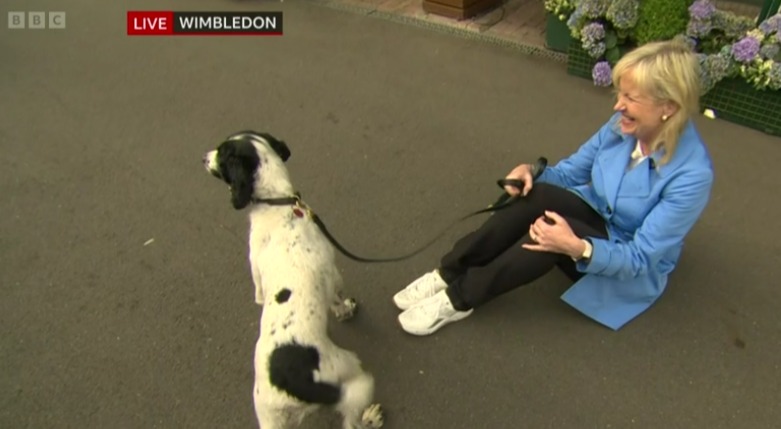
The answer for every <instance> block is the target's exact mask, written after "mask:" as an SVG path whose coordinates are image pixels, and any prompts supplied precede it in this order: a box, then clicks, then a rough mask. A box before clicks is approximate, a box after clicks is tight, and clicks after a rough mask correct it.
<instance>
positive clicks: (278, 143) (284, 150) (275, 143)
mask: <svg viewBox="0 0 781 429" xmlns="http://www.w3.org/2000/svg"><path fill="white" fill-rule="evenodd" d="M238 134H253V135H256V136H258V137H262V138H263V140H265V141H266V142H268V144H269V146H271V149H274V152H276V153H277V155H279V158H280V159H281V160H282V162H286V161H287V160H288V159H289V158H290V148H289V147H288V146H287V143H285V142H284V141H282V140H280V139H278V138H276V137H274V136H272V135H271V134H269V133H261V132H257V131H253V130H244V131H240V132H238V133H236V134H234V135H238Z"/></svg>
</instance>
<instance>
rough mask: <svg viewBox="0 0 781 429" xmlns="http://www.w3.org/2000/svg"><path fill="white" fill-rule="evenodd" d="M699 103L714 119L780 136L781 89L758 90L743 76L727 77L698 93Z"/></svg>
mask: <svg viewBox="0 0 781 429" xmlns="http://www.w3.org/2000/svg"><path fill="white" fill-rule="evenodd" d="M700 106H701V107H702V108H703V109H712V110H713V111H714V112H715V113H716V117H717V118H721V119H724V120H727V121H729V122H734V123H736V124H740V125H743V126H746V127H749V128H753V129H755V130H759V131H762V132H765V133H768V134H772V135H776V136H781V113H779V112H781V91H770V90H765V91H760V90H758V89H756V88H754V87H753V86H751V85H750V84H749V83H748V82H746V81H745V80H743V79H740V78H727V79H723V80H721V81H719V82H718V83H717V84H716V86H714V87H713V89H711V90H710V91H708V93H707V94H705V95H704V96H702V98H701V100H700Z"/></svg>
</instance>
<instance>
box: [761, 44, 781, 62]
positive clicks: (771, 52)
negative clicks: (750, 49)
mask: <svg viewBox="0 0 781 429" xmlns="http://www.w3.org/2000/svg"><path fill="white" fill-rule="evenodd" d="M779 51H781V46H779V45H778V44H776V43H774V44H772V45H764V46H762V47H761V48H759V55H760V56H761V57H762V58H765V59H773V58H775V57H776V55H778V52H779Z"/></svg>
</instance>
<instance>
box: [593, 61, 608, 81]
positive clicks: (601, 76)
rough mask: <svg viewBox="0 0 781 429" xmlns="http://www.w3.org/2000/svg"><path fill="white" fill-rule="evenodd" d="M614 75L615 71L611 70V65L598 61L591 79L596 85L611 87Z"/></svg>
mask: <svg viewBox="0 0 781 429" xmlns="http://www.w3.org/2000/svg"><path fill="white" fill-rule="evenodd" d="M612 73H613V70H612V69H611V68H610V64H608V62H607V61H598V62H597V63H596V64H594V68H593V69H592V70H591V77H592V79H593V80H594V85H596V86H610V84H611V83H612V82H613V78H612Z"/></svg>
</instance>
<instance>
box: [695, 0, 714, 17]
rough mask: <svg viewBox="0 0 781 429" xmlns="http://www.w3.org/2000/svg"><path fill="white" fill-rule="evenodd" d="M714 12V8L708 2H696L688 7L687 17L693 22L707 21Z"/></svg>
mask: <svg viewBox="0 0 781 429" xmlns="http://www.w3.org/2000/svg"><path fill="white" fill-rule="evenodd" d="M714 12H716V6H714V5H713V3H711V2H710V1H708V0H697V1H695V2H694V3H692V5H691V6H689V16H691V17H692V19H695V20H700V21H704V20H708V19H710V17H711V16H713V13H714Z"/></svg>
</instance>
